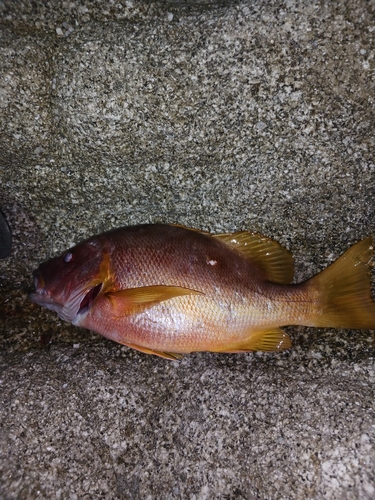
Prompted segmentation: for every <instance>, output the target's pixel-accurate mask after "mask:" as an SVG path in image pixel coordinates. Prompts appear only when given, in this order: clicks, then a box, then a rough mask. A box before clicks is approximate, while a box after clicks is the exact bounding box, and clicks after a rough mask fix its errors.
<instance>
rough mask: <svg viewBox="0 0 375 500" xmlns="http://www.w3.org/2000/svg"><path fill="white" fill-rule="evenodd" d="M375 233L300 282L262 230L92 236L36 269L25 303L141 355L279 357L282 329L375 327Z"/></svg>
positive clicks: (128, 230) (145, 230) (151, 227)
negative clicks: (374, 263)
mask: <svg viewBox="0 0 375 500" xmlns="http://www.w3.org/2000/svg"><path fill="white" fill-rule="evenodd" d="M372 254H373V240H372V237H367V238H365V239H364V240H362V241H360V242H358V243H356V244H354V245H353V246H352V247H350V248H349V249H348V250H347V251H346V252H345V253H344V254H343V255H342V256H341V257H340V258H339V259H338V260H336V261H335V262H333V263H332V264H331V265H330V266H328V267H327V268H326V269H324V270H323V271H322V272H320V273H319V274H317V275H315V276H314V277H312V278H310V279H309V280H307V281H305V282H303V283H297V284H292V280H293V275H294V260H293V256H292V254H291V253H290V252H289V250H287V249H285V248H283V247H282V246H281V245H280V244H279V243H277V242H276V241H274V240H272V239H270V238H268V237H266V236H263V235H262V234H259V233H252V232H248V231H239V232H235V233H232V234H210V233H207V232H204V231H199V230H195V229H190V228H187V227H184V226H180V225H173V224H143V225H136V226H127V227H122V228H118V229H114V230H111V231H108V232H105V233H103V234H101V235H97V236H94V237H91V238H89V239H87V240H85V241H83V242H81V243H79V244H78V245H76V246H74V247H72V248H70V249H68V250H66V251H65V252H64V253H63V254H62V255H60V256H59V257H55V258H52V259H50V260H47V261H46V262H44V263H42V264H41V265H40V266H39V268H38V269H37V270H35V271H34V272H33V278H34V287H35V291H33V292H31V293H30V294H29V299H30V300H31V301H32V302H34V303H35V304H38V305H40V306H43V307H46V308H47V309H50V310H52V311H54V312H56V313H57V314H58V316H59V317H60V318H61V319H63V320H65V321H68V322H71V323H72V324H73V325H76V326H79V327H84V328H87V329H89V330H92V331H94V332H96V333H98V334H101V335H103V336H104V337H106V338H108V339H111V340H113V341H115V342H118V343H120V344H123V345H125V346H128V347H130V348H133V349H136V350H138V351H141V352H143V353H147V354H154V355H157V356H161V357H163V358H166V359H180V358H181V357H182V356H184V355H185V354H188V353H192V352H202V351H208V352H216V353H243V352H249V351H275V352H280V351H284V350H286V349H289V348H290V347H291V346H292V343H291V339H290V337H289V335H288V334H287V333H286V332H285V331H284V330H283V329H282V328H281V327H285V326H288V325H304V326H308V327H320V328H351V329H375V302H374V301H373V299H372V297H371V286H370V279H371V276H370V271H371V258H372Z"/></svg>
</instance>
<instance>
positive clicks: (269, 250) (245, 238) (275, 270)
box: [213, 231, 294, 285]
mask: <svg viewBox="0 0 375 500" xmlns="http://www.w3.org/2000/svg"><path fill="white" fill-rule="evenodd" d="M213 237H214V238H219V239H220V240H221V241H223V242H225V243H226V244H227V245H229V246H231V247H232V248H236V249H237V250H239V251H240V252H241V253H242V254H244V255H245V256H246V258H247V259H248V260H250V261H251V262H252V263H253V264H254V266H256V267H257V268H258V269H259V270H260V271H262V272H263V273H264V275H265V279H267V280H268V281H272V282H273V283H279V284H282V285H287V284H288V283H290V282H291V281H292V279H293V274H294V265H293V256H292V254H291V253H290V252H289V250H287V249H285V248H284V247H282V246H281V245H280V243H277V242H276V241H273V240H271V239H270V238H267V237H266V236H263V235H261V234H257V233H249V232H247V231H240V232H238V233H233V234H216V235H213Z"/></svg>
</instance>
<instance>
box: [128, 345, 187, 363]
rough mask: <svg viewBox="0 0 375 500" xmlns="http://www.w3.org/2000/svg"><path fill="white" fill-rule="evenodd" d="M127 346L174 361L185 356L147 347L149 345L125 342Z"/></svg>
mask: <svg viewBox="0 0 375 500" xmlns="http://www.w3.org/2000/svg"><path fill="white" fill-rule="evenodd" d="M123 345H126V346H127V347H131V348H132V349H135V350H136V351H140V352H144V353H145V354H154V355H155V356H159V357H160V358H164V359H170V360H172V361H176V360H179V359H182V358H183V357H184V356H183V354H180V353H178V352H163V351H155V350H154V349H147V347H142V346H139V345H136V344H128V343H126V344H125V343H124V344H123Z"/></svg>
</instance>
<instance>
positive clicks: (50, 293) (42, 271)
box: [29, 239, 111, 323]
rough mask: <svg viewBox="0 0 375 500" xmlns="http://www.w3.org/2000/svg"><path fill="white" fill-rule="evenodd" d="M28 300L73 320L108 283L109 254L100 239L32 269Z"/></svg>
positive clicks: (68, 319) (76, 247)
mask: <svg viewBox="0 0 375 500" xmlns="http://www.w3.org/2000/svg"><path fill="white" fill-rule="evenodd" d="M33 278H34V286H35V292H32V293H30V294H29V299H30V300H31V302H34V303H35V304H38V305H40V306H43V307H46V308H47V309H50V310H51V311H55V312H56V313H57V314H58V315H59V316H60V318H61V319H63V320H65V321H70V322H72V323H76V321H77V320H78V317H80V316H82V315H83V314H85V313H87V311H88V310H89V309H90V308H91V306H92V304H93V302H94V301H95V299H96V297H97V296H98V295H99V294H100V292H101V291H103V290H104V288H105V287H107V286H108V284H109V282H110V279H111V278H110V272H109V255H108V252H107V251H106V250H105V248H103V245H102V243H101V241H100V240H98V239H92V240H87V241H85V242H83V243H80V244H79V245H77V246H75V247H73V248H70V249H69V250H67V251H66V252H64V253H63V254H62V255H60V256H59V257H55V258H52V259H50V260H47V261H46V262H43V263H42V264H41V265H40V266H39V267H38V269H36V270H35V271H34V272H33Z"/></svg>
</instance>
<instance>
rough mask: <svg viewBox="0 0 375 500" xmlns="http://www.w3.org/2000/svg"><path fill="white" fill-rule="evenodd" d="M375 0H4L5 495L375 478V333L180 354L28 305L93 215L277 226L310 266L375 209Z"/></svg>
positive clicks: (363, 490)
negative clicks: (37, 272)
mask: <svg viewBox="0 0 375 500" xmlns="http://www.w3.org/2000/svg"><path fill="white" fill-rule="evenodd" d="M374 14H375V4H374V2H366V1H364V0H354V1H353V2H350V3H348V2H344V1H342V0H339V1H338V2H332V3H326V2H322V1H318V2H314V3H311V2H308V1H301V2H299V1H292V0H290V1H289V0H288V1H284V2H281V1H271V2H263V1H261V0H255V1H254V0H253V1H250V0H237V1H230V0H227V1H222V2H219V1H212V0H207V1H199V0H196V1H178V0H174V1H164V2H163V1H160V2H157V1H155V2H146V1H137V0H132V1H130V0H127V1H124V0H120V1H119V2H116V3H115V2H97V1H96V2H86V1H83V0H79V1H72V2H57V1H56V0H54V1H52V2H39V1H36V2H28V1H10V0H2V1H0V137H1V140H0V209H1V211H2V212H3V214H4V215H5V217H6V218H7V220H8V222H9V224H10V227H11V230H12V237H13V251H12V255H11V257H10V258H7V259H4V260H1V261H0V348H1V353H0V405H1V411H0V496H1V498H4V499H13V498H17V499H22V498H24V499H30V498H72V499H74V498H77V499H78V498H79V499H81V498H108V499H111V498H126V499H127V498H129V499H133V498H134V499H137V498H142V499H143V498H150V499H154V498H156V499H159V498H160V499H167V498H170V499H175V498H191V499H194V498H195V499H211V498H225V499H232V498H244V499H253V498H254V499H256V498H259V499H271V498H272V499H273V498H282V499H284V498H285V499H289V498H293V499H294V498H295V499H300V498H306V499H315V498H329V499H355V498H363V499H372V498H374V497H375V473H374V470H375V394H374V382H375V363H374V356H375V341H374V333H373V332H368V331H353V330H345V331H344V330H340V331H339V330H332V329H325V330H323V329H313V328H310V329H309V328H302V327H293V328H292V327H289V328H288V333H289V334H290V335H291V337H292V339H293V344H294V348H293V350H291V351H288V352H285V353H282V354H272V353H271V354H261V353H255V354H243V355H232V356H231V355H217V354H208V353H199V354H193V355H190V356H187V357H185V358H184V359H183V360H182V361H181V362H167V361H165V360H162V359H158V358H155V357H151V356H146V355H143V354H140V353H136V352H134V351H130V350H129V349H126V348H125V347H121V346H118V345H115V344H113V343H111V342H109V341H106V340H104V339H101V338H99V337H98V336H97V335H95V334H93V333H90V332H87V331H84V330H79V329H76V328H74V327H72V326H70V325H68V324H66V323H63V322H62V321H60V320H59V319H58V318H57V317H56V316H55V315H54V314H53V313H51V312H48V311H45V310H41V309H40V308H38V307H36V306H34V305H32V304H30V303H28V301H27V292H28V290H30V288H31V285H32V280H31V272H32V270H33V269H35V268H36V267H37V265H38V264H39V263H40V262H41V261H42V260H44V259H46V258H48V257H50V256H53V255H57V254H58V253H59V252H61V251H63V250H64V249H66V248H67V247H69V246H71V245H72V244H74V243H76V242H78V241H80V240H81V239H83V238H85V237H88V236H91V235H92V234H94V233H99V232H102V231H103V230H107V229H110V228H112V227H118V226H121V225H128V224H136V223H145V222H157V221H162V222H173V223H180V224H184V225H187V226H190V227H196V228H199V229H204V230H208V231H211V232H234V231H238V230H241V229H249V230H252V231H259V232H261V233H263V234H266V235H267V236H270V237H273V238H274V239H276V240H278V241H280V242H281V243H282V244H283V245H285V246H286V247H288V248H289V249H290V250H291V251H292V252H293V254H294V255H295V261H296V281H297V282H298V281H303V280H305V279H307V278H308V277H310V276H312V275H313V274H315V273H317V272H318V271H320V270H322V269H323V268H324V267H326V266H327V265H328V264H330V263H331V262H332V261H333V260H334V259H335V258H337V257H338V256H339V255H340V254H341V253H343V252H344V251H345V250H346V249H347V248H348V247H349V246H350V245H351V244H352V243H354V242H355V241H358V240H359V239H361V238H363V237H365V236H368V235H371V234H373V232H374V227H375V209H374V203H373V199H374V194H375V193H374V182H375V161H374V153H373V152H374V150H375V134H374V130H375V119H374V112H373V110H374V84H375V73H374V70H375V60H374V56H375V49H374V47H375V43H374V38H375V24H374Z"/></svg>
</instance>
